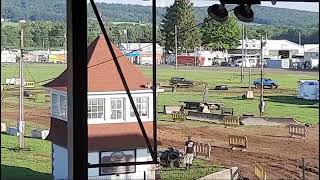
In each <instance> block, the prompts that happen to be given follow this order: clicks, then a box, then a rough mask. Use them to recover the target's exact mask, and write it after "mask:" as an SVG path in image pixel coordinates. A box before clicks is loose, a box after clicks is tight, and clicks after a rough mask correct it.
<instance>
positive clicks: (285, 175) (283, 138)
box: [159, 123, 319, 179]
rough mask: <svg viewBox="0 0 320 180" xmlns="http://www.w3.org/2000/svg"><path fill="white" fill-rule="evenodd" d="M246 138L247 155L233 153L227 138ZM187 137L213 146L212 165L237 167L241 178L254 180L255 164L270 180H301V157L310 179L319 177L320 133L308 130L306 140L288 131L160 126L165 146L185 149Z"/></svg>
mask: <svg viewBox="0 0 320 180" xmlns="http://www.w3.org/2000/svg"><path fill="white" fill-rule="evenodd" d="M229 134H234V135H246V136H247V137H248V140H249V145H248V146H249V147H248V149H247V151H245V152H241V151H232V150H231V149H230V147H229V145H228V144H227V143H228V135H229ZM188 135H192V137H193V139H194V141H202V142H208V143H210V145H211V146H212V153H213V156H212V158H211V159H210V161H209V162H210V163H212V164H215V165H222V166H238V167H239V168H240V172H241V175H242V176H244V177H246V178H249V179H254V163H255V162H257V163H259V162H260V164H261V166H262V167H263V168H264V169H265V170H266V172H267V177H268V179H301V177H302V162H301V159H302V157H316V158H317V159H306V161H307V163H308V167H307V168H306V176H307V179H318V177H319V160H318V159H319V129H318V126H316V127H312V128H309V130H308V134H307V138H306V139H305V140H302V139H294V138H289V137H288V130H287V128H286V127H262V126H261V127H244V126H242V127H237V128H224V127H223V126H218V125H212V124H211V125H202V126H200V127H199V125H198V124H197V125H194V124H192V123H186V124H185V123H180V124H178V123H170V124H168V125H160V126H159V138H160V139H159V140H160V141H161V142H162V146H164V147H168V146H174V147H177V148H180V149H181V148H183V142H184V141H185V140H186V137H187V136H188Z"/></svg>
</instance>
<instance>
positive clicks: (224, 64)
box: [220, 62, 231, 66]
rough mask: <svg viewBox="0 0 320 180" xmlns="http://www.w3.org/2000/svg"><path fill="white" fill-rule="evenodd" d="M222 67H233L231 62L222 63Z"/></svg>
mask: <svg viewBox="0 0 320 180" xmlns="http://www.w3.org/2000/svg"><path fill="white" fill-rule="evenodd" d="M220 66H231V65H230V63H229V62H221V65H220Z"/></svg>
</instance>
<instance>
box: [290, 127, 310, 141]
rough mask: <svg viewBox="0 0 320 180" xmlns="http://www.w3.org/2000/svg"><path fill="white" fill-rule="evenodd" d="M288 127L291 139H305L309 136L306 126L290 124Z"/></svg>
mask: <svg viewBox="0 0 320 180" xmlns="http://www.w3.org/2000/svg"><path fill="white" fill-rule="evenodd" d="M288 127H289V134H290V137H294V136H295V137H300V138H303V139H304V138H305V137H306V135H307V127H306V126H305V125H298V124H289V125H288Z"/></svg>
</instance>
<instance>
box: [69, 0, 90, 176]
mask: <svg viewBox="0 0 320 180" xmlns="http://www.w3.org/2000/svg"><path fill="white" fill-rule="evenodd" d="M67 51H68V57H67V59H68V61H67V63H68V77H69V78H68V137H67V138H68V179H87V177H88V123H87V116H88V115H87V114H88V110H87V108H88V107H87V103H88V102H87V101H88V100H87V93H88V92H87V91H88V89H87V81H88V69H87V1H86V0H67Z"/></svg>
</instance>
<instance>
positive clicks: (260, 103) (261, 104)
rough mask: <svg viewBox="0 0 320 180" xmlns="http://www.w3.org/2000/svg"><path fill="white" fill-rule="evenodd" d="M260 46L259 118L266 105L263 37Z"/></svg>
mask: <svg viewBox="0 0 320 180" xmlns="http://www.w3.org/2000/svg"><path fill="white" fill-rule="evenodd" d="M260 44H261V47H260V49H261V54H260V62H261V69H260V102H259V111H260V117H262V116H263V113H264V110H265V106H266V103H265V102H264V99H263V86H264V85H263V47H264V45H265V43H264V42H263V37H262V35H261V39H260Z"/></svg>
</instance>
